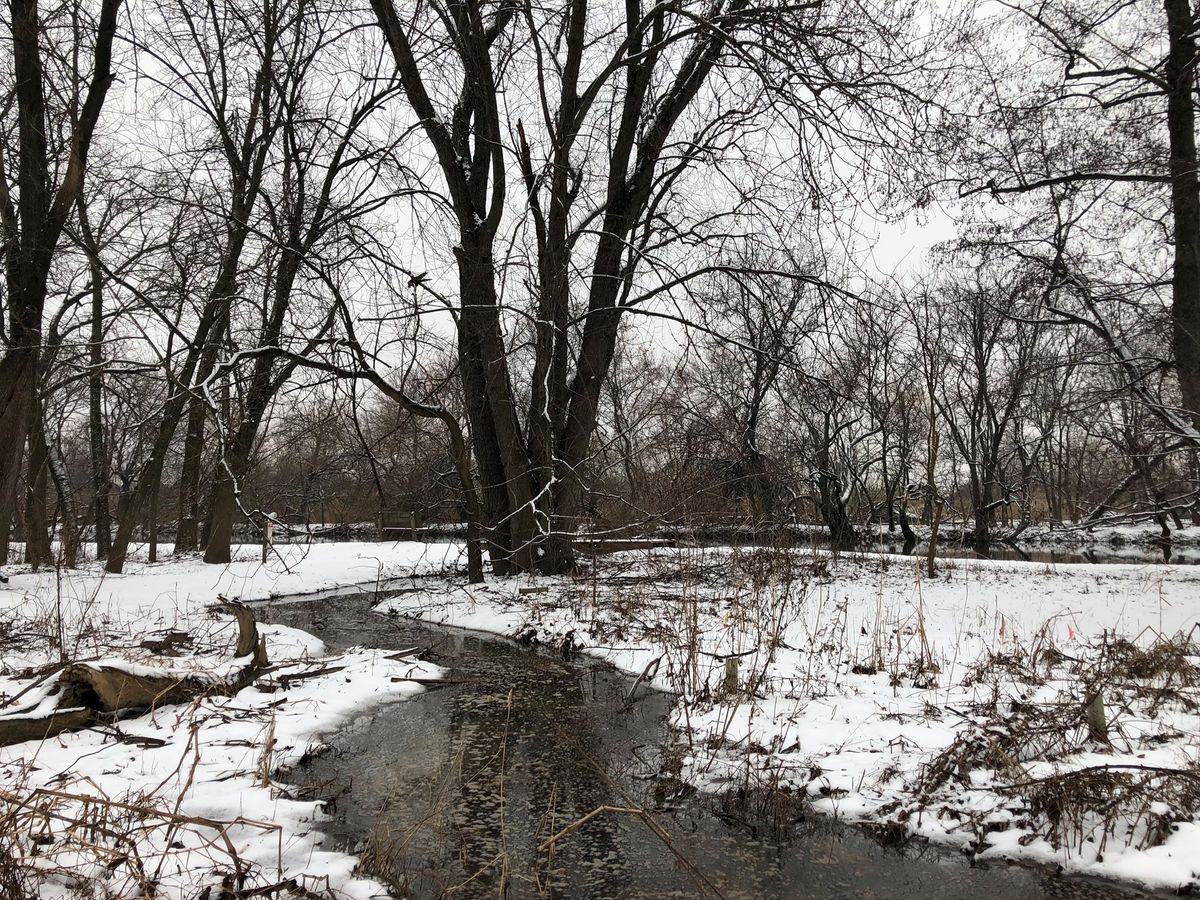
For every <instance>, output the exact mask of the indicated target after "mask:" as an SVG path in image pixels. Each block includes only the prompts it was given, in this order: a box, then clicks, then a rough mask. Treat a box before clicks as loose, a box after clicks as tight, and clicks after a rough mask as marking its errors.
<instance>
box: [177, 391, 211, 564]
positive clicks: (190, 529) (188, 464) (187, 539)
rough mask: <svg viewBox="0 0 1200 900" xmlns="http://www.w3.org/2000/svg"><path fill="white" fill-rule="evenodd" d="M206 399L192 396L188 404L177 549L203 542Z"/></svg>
mask: <svg viewBox="0 0 1200 900" xmlns="http://www.w3.org/2000/svg"><path fill="white" fill-rule="evenodd" d="M206 413H207V409H206V407H205V405H204V401H203V400H201V399H199V398H198V397H193V398H192V400H191V401H190V403H189V405H188V417H187V434H186V435H185V436H184V439H183V465H182V466H181V467H180V470H179V520H178V522H177V523H176V525H175V553H176V554H180V553H191V552H192V551H194V550H196V549H197V548H198V547H199V546H200V465H201V462H202V461H203V456H204V419H205V416H206Z"/></svg>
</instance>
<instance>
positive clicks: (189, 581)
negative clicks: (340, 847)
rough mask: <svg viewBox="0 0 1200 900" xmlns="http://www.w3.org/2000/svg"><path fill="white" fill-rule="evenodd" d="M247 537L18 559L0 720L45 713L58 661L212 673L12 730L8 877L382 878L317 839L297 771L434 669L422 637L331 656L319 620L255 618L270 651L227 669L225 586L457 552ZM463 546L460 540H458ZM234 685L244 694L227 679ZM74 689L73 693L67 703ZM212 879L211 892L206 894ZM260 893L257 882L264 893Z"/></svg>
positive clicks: (1, 866) (0, 685)
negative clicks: (17, 734)
mask: <svg viewBox="0 0 1200 900" xmlns="http://www.w3.org/2000/svg"><path fill="white" fill-rule="evenodd" d="M279 551H280V552H279V553H277V554H273V555H272V557H271V558H270V559H269V560H268V562H267V563H265V564H264V563H262V562H261V557H260V551H259V549H258V548H254V547H246V548H239V549H238V554H237V559H235V561H234V562H233V563H232V564H231V565H229V566H224V567H220V568H217V567H213V566H205V565H203V564H202V563H201V562H200V561H199V560H197V559H194V558H187V559H182V560H168V561H165V562H162V563H157V564H149V563H146V562H145V561H144V559H141V560H139V559H134V560H131V562H130V564H129V565H128V567H127V572H126V574H124V575H121V576H107V575H104V574H103V573H102V572H101V571H100V569H99V567H98V566H95V565H92V566H89V567H86V568H83V569H80V570H77V571H73V572H66V571H64V572H54V571H44V572H41V573H38V574H30V573H28V572H22V571H20V570H10V575H11V580H10V583H9V584H8V585H6V586H5V587H4V589H2V590H0V703H2V704H3V708H0V730H2V729H3V723H4V721H5V720H6V719H7V720H9V721H11V720H12V719H13V718H15V717H22V718H29V717H30V716H37V715H39V714H43V715H44V714H48V713H49V712H50V711H51V710H53V709H54V708H55V707H56V706H57V707H58V709H59V711H60V712H61V711H62V709H63V706H62V704H63V703H66V702H68V701H67V700H66V699H65V698H64V697H63V696H61V695H56V694H55V688H54V685H55V679H56V678H57V677H58V676H59V672H60V670H61V667H62V664H63V663H64V662H70V663H81V664H84V665H87V666H93V667H97V668H102V669H104V670H107V671H117V672H127V673H133V674H136V675H147V674H148V675H151V676H157V675H165V676H167V677H168V678H169V679H171V680H178V681H180V682H182V681H185V680H188V681H198V680H207V681H208V682H211V684H212V685H213V690H211V691H204V692H202V693H201V694H200V695H199V696H197V697H196V698H195V699H193V700H192V701H191V702H188V703H181V704H173V705H167V706H162V707H161V708H159V709H157V710H152V711H150V712H146V713H141V714H135V715H132V716H130V717H127V718H121V719H119V720H115V721H111V722H110V723H109V724H107V725H102V726H100V727H93V728H89V729H87V730H83V731H77V732H73V733H64V734H61V735H58V736H55V737H50V738H47V739H46V740H41V741H26V742H23V743H17V744H12V745H9V746H5V747H0V859H2V860H3V862H0V893H3V894H4V896H6V897H14V898H17V897H26V896H36V897H40V898H48V897H60V896H61V897H81V896H94V895H95V893H96V892H97V891H100V892H101V893H103V894H104V895H105V896H118V897H127V896H149V895H151V894H153V895H154V896H156V897H178V898H193V897H198V896H213V897H215V896H218V895H219V894H220V892H221V891H222V889H228V890H230V891H235V890H236V891H246V892H249V891H254V890H259V891H262V892H263V893H262V894H261V895H262V896H267V895H270V896H277V895H289V894H296V893H297V892H299V891H311V892H313V894H319V895H326V894H328V895H330V896H337V897H352V898H367V897H374V896H380V895H381V894H383V893H385V890H384V888H383V886H382V885H380V884H378V883H377V882H375V881H372V880H370V879H365V878H360V877H358V876H357V875H356V874H355V871H354V870H355V866H356V864H357V859H356V858H355V857H353V856H351V855H348V854H346V853H341V852H328V851H326V850H325V849H323V843H324V839H323V836H322V834H321V830H320V829H321V821H322V819H323V818H325V814H324V813H323V812H322V811H321V808H320V803H319V802H318V801H317V800H315V799H313V798H311V797H307V796H303V795H301V794H298V793H296V792H294V791H293V790H292V789H291V788H290V787H289V785H288V784H287V783H286V780H287V778H286V772H287V770H288V768H289V767H291V766H293V765H295V764H296V763H297V762H298V761H299V760H301V759H303V758H304V757H305V756H306V755H307V754H309V753H312V752H313V751H314V750H316V749H317V748H319V747H320V745H321V740H322V735H325V734H328V733H330V732H331V731H333V730H335V729H337V728H339V727H341V726H343V725H345V724H347V723H349V722H351V721H352V720H353V719H354V718H356V717H357V716H359V715H361V714H362V713H363V712H364V711H366V710H368V709H369V708H370V707H371V706H373V705H376V704H379V703H383V702H387V701H392V700H399V699H403V698H405V697H410V696H412V695H414V694H416V693H419V692H420V691H422V690H423V686H422V685H423V683H424V682H426V681H429V680H435V679H437V678H438V677H439V675H440V674H441V673H440V670H439V669H438V667H436V666H434V665H432V664H430V663H427V662H422V661H420V660H418V659H415V658H414V657H413V656H411V655H410V654H405V653H396V652H394V651H393V652H384V651H379V650H369V649H362V648H350V649H347V650H345V651H342V652H339V653H336V654H329V653H327V651H326V648H325V646H324V644H323V643H322V642H321V640H320V639H319V638H318V637H316V636H314V635H313V634H310V633H308V632H306V631H301V630H297V629H294V628H287V627H284V626H279V625H260V626H259V632H260V634H261V636H263V637H264V638H265V641H266V651H267V656H268V664H267V667H266V668H265V670H263V671H261V672H259V673H256V677H255V679H254V681H253V683H251V684H250V685H249V686H246V687H243V688H241V689H240V690H235V688H236V686H237V685H236V684H235V683H232V681H231V679H230V675H231V673H233V672H234V671H235V670H237V668H238V666H239V664H242V663H244V662H245V660H235V659H234V658H233V655H234V641H235V638H236V635H237V627H236V625H235V623H234V620H233V619H232V618H231V617H230V616H229V615H226V614H223V613H218V612H215V611H214V610H212V608H211V607H212V606H213V604H214V603H216V602H217V601H218V600H219V599H225V600H238V599H240V600H243V601H250V600H262V599H267V598H270V597H277V596H284V595H291V594H298V593H313V592H318V591H324V590H331V589H336V588H338V587H339V586H342V585H346V584H353V583H362V582H373V581H377V580H382V579H386V578H388V577H390V576H393V575H394V576H409V575H412V574H414V573H421V572H431V571H441V570H442V569H443V568H444V567H445V566H446V565H447V563H448V562H453V560H454V559H456V549H455V548H452V547H447V546H445V545H442V546H439V547H430V546H428V545H424V544H403V543H402V544H390V545H381V544H338V545H334V544H326V545H317V546H312V547H283V548H279ZM447 554H450V556H447ZM231 692H232V693H231ZM72 702H78V701H72ZM206 891H207V892H208V893H206ZM257 895H258V894H256V896H257Z"/></svg>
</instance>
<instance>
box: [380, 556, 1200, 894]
mask: <svg viewBox="0 0 1200 900" xmlns="http://www.w3.org/2000/svg"><path fill="white" fill-rule="evenodd" d="M774 555H775V556H776V557H778V556H780V554H774ZM770 556H771V554H769V553H768V554H765V555H764V554H759V555H758V556H757V557H756V554H755V552H753V551H746V550H731V549H726V550H708V551H696V550H683V551H673V550H666V551H661V552H657V553H653V554H649V555H632V554H627V555H625V556H624V557H623V559H624V560H625V561H624V563H623V564H622V563H621V562H619V561H618V562H615V563H613V568H612V569H610V571H609V572H608V573H606V575H605V577H601V578H599V579H597V580H596V581H594V582H592V581H575V582H572V581H568V580H565V579H545V578H542V579H532V578H520V579H504V580H496V581H493V582H492V583H490V584H488V585H484V586H465V585H459V584H456V583H445V584H429V585H428V587H427V588H426V589H425V590H423V591H421V592H418V593H410V594H405V595H402V596H399V597H396V598H393V599H392V600H389V601H387V602H385V603H384V604H383V605H382V607H381V610H383V611H387V612H390V613H392V614H395V615H403V616H408V617H413V618H419V619H423V620H427V621H433V622H440V623H445V624H448V625H453V626H458V627H465V628H472V629H478V630H484V631H491V632H496V633H500V634H506V635H510V636H513V637H517V638H519V639H522V640H526V641H537V642H542V643H546V644H551V645H556V646H563V647H565V648H567V649H572V648H573V649H580V650H582V651H583V652H586V653H587V654H589V655H592V656H596V657H599V658H601V659H604V660H607V661H609V662H610V663H612V664H614V665H616V666H618V667H619V668H621V669H623V670H625V671H627V672H629V673H631V674H634V675H643V673H644V674H645V675H646V678H647V679H649V680H652V681H653V682H654V683H655V684H656V685H657V686H659V687H661V688H664V689H668V690H671V691H673V692H675V693H677V694H678V695H679V702H678V703H677V705H676V708H675V712H674V713H673V719H672V726H673V727H674V728H675V729H677V731H678V734H679V736H680V741H681V742H682V743H683V744H684V745H685V746H686V747H688V748H689V750H688V752H687V760H686V774H687V777H688V778H689V779H690V780H691V781H693V782H695V783H697V784H699V785H700V786H702V787H707V788H711V789H720V788H721V787H722V786H723V785H726V784H728V783H730V782H733V781H738V782H742V781H744V780H745V779H746V778H747V777H750V778H751V779H752V780H753V781H757V782H758V783H760V784H762V785H770V786H774V787H780V788H783V789H787V790H794V791H802V792H805V793H806V794H807V795H808V796H809V797H810V799H811V801H812V803H813V805H814V806H815V807H816V808H817V809H818V810H820V811H823V812H826V813H829V814H831V815H838V816H841V817H844V818H846V819H850V820H856V821H874V822H888V823H892V824H894V825H900V826H903V828H904V829H905V830H907V831H908V832H909V833H911V834H917V835H921V836H923V837H926V838H928V839H931V840H934V841H938V842H942V843H948V844H954V845H957V846H959V847H960V848H962V849H964V850H966V851H969V852H972V853H975V854H977V855H978V856H979V857H980V858H987V857H1005V858H1021V859H1026V860H1034V861H1040V862H1046V863H1052V864H1055V865H1061V866H1062V867H1063V868H1064V869H1065V870H1068V871H1073V872H1079V873H1087V874H1091V875H1100V876H1105V877H1110V878H1120V879H1127V880H1134V881H1138V882H1141V883H1144V884H1146V885H1148V886H1151V887H1155V888H1168V889H1172V890H1174V889H1179V888H1182V887H1184V886H1188V885H1193V884H1196V883H1197V882H1198V881H1200V824H1198V823H1197V821H1196V820H1195V808H1196V802H1197V796H1198V795H1196V794H1189V795H1188V796H1189V797H1190V798H1191V799H1190V801H1189V802H1190V803H1191V805H1190V807H1188V808H1183V807H1184V806H1186V805H1187V804H1186V803H1181V804H1180V807H1181V808H1180V810H1179V812H1178V813H1176V812H1175V811H1174V810H1172V811H1171V812H1170V813H1169V814H1165V815H1163V814H1161V813H1159V812H1154V809H1161V807H1152V808H1151V807H1149V805H1148V804H1145V803H1142V800H1144V799H1145V798H1143V797H1140V795H1139V796H1135V800H1137V803H1136V804H1134V806H1133V807H1129V806H1125V807H1121V809H1119V810H1118V811H1117V812H1116V813H1114V820H1113V821H1112V822H1105V821H1104V820H1103V818H1102V817H1096V816H1091V817H1089V816H1088V815H1083V816H1082V818H1081V825H1080V828H1079V829H1078V831H1077V832H1075V831H1072V832H1071V833H1070V834H1067V833H1066V831H1067V826H1066V825H1065V824H1064V825H1063V833H1062V834H1057V835H1051V834H1049V832H1048V827H1049V826H1048V821H1049V820H1048V819H1047V817H1046V816H1042V815H1040V814H1039V813H1037V812H1036V811H1034V810H1032V809H1031V807H1030V806H1029V803H1028V802H1027V801H1028V798H1027V797H1023V794H1022V793H1021V792H1020V791H1015V792H1014V789H1013V787H1012V786H1013V785H1014V784H1018V785H1019V784H1021V783H1023V782H1025V781H1030V780H1035V779H1041V778H1045V777H1046V776H1048V775H1051V774H1056V773H1063V772H1079V771H1083V770H1086V769H1087V768H1088V767H1089V766H1106V767H1111V766H1126V767H1134V766H1136V767H1147V766H1151V767H1161V768H1163V769H1169V770H1172V771H1174V770H1179V771H1184V772H1187V773H1190V774H1189V775H1185V776H1184V777H1183V781H1182V782H1178V781H1175V780H1170V779H1168V780H1167V781H1162V782H1157V781H1156V782H1155V784H1156V785H1157V787H1156V788H1155V790H1161V791H1162V792H1169V791H1175V790H1177V789H1179V784H1181V783H1182V784H1183V785H1184V788H1188V786H1189V785H1190V786H1191V787H1200V783H1197V782H1196V781H1195V779H1197V777H1198V773H1200V769H1198V768H1197V766H1198V764H1200V715H1198V711H1197V707H1196V706H1195V705H1194V700H1195V699H1200V696H1197V694H1196V691H1195V690H1194V689H1192V690H1190V692H1181V693H1180V695H1179V697H1178V698H1176V697H1175V695H1174V694H1173V693H1170V692H1168V691H1166V690H1165V688H1167V687H1170V685H1169V684H1165V685H1164V684H1163V683H1162V682H1161V681H1159V682H1156V681H1154V680H1153V679H1151V680H1144V681H1140V682H1137V683H1133V682H1134V681H1135V679H1132V678H1130V679H1126V682H1128V683H1125V682H1121V683H1118V682H1115V681H1112V680H1111V679H1110V680H1109V681H1106V682H1105V684H1106V688H1105V690H1107V691H1108V692H1109V695H1108V698H1107V701H1106V702H1107V703H1108V706H1109V711H1108V714H1109V717H1110V727H1111V729H1112V743H1111V745H1101V744H1099V743H1096V742H1095V741H1091V740H1089V738H1088V734H1087V729H1086V727H1085V725H1084V724H1083V716H1082V710H1083V708H1084V701H1085V699H1086V693H1087V690H1088V687H1089V679H1090V678H1092V676H1093V675H1094V674H1095V673H1096V672H1098V671H1100V668H1099V666H1100V665H1101V664H1102V663H1105V664H1107V663H1111V658H1113V657H1112V654H1113V653H1115V652H1116V649H1117V646H1118V645H1117V643H1116V642H1117V639H1118V638H1119V637H1124V638H1126V639H1128V640H1129V641H1132V642H1134V643H1136V644H1137V645H1138V646H1141V647H1146V646H1151V645H1153V644H1154V642H1155V640H1157V638H1158V636H1160V635H1161V636H1164V637H1169V636H1174V635H1178V634H1181V633H1187V632H1189V631H1190V630H1191V629H1192V628H1193V627H1195V626H1196V625H1197V622H1198V621H1200V569H1195V568H1189V567H1182V566H1175V567H1172V566H1164V565H1142V566H1130V565H1086V566H1084V565H1080V566H1069V565H1060V566H1057V567H1053V566H1047V565H1045V564H1040V563H1021V562H994V561H983V560H980V561H961V560H958V561H954V562H953V563H951V562H949V561H947V562H944V563H943V564H942V570H943V571H942V575H941V576H940V577H938V578H937V579H935V580H929V579H928V578H925V577H924V573H923V572H922V569H921V566H920V564H919V563H918V562H916V561H914V560H912V559H911V558H907V557H900V556H884V555H877V554H870V555H862V556H857V557H851V558H842V559H840V560H834V559H833V558H831V557H827V556H824V555H821V554H817V555H811V554H796V555H795V556H792V557H790V559H791V562H790V563H788V564H786V565H785V566H784V568H785V569H786V570H787V571H786V573H785V572H782V571H778V569H779V567H780V563H779V561H778V559H776V560H774V561H772V560H771V559H770V558H769V557H770ZM771 566H775V567H776V569H777V571H772V570H771V568H770V567H771ZM681 572H683V573H687V574H684V575H682V576H681V575H680V573H681ZM1198 634H1200V632H1198ZM1193 638H1195V635H1193ZM1193 645H1194V640H1193ZM1122 646H1123V645H1122ZM1130 646H1132V644H1131V645H1130ZM1193 652H1194V646H1193ZM1105 654H1108V655H1105ZM731 660H732V662H730V661H731ZM1008 661H1012V666H1013V667H1012V668H1011V670H1010V669H1009V668H1008V667H1007V662H1008ZM1106 661H1107V663H1106ZM1192 662H1193V663H1195V662H1200V660H1196V659H1194V658H1193V659H1192ZM727 666H736V669H735V670H734V672H733V676H734V677H735V678H736V681H737V689H736V691H730V690H728V679H729V678H730V671H729V668H727ZM1169 677H1170V676H1168V678H1169ZM1193 687H1194V686H1193ZM1155 696H1158V697H1159V698H1160V700H1159V702H1155V701H1153V699H1152V698H1154V697H1155ZM1163 697H1169V698H1171V699H1167V700H1163V699H1162V698H1163ZM1043 714H1044V715H1045V716H1047V717H1050V720H1051V721H1052V723H1053V722H1057V721H1058V720H1057V719H1054V718H1053V716H1056V715H1061V716H1062V717H1063V718H1062V721H1063V722H1064V723H1066V724H1063V726H1062V727H1061V728H1059V727H1057V725H1055V727H1053V728H1051V729H1050V733H1049V735H1048V736H1042V737H1038V738H1036V739H1034V738H1030V739H1029V740H1028V741H1026V740H1025V738H1023V737H1021V735H1023V734H1024V731H1021V730H1019V729H1024V728H1030V727H1031V724H1036V723H1037V722H1039V721H1041V720H1037V719H1033V718H1028V717H1030V716H1034V715H1043ZM1005 728H1009V729H1011V731H1012V735H1014V736H1015V737H1014V743H1015V744H1016V745H1017V748H1016V751H1015V752H1016V757H1017V758H1015V759H1013V760H1012V765H1013V768H1012V769H1011V770H1010V769H1005V770H1004V771H997V770H989V769H986V768H983V767H981V766H979V765H975V764H972V766H970V767H969V771H968V772H966V773H965V775H964V776H963V778H962V779H961V780H960V779H959V778H958V777H957V776H956V777H955V778H950V779H948V780H947V781H946V783H945V784H942V785H940V786H933V787H925V788H923V787H922V786H923V784H927V779H929V778H930V777H931V776H930V773H931V771H933V767H934V763H935V762H936V761H937V759H938V756H939V754H942V753H943V752H948V751H956V750H957V749H958V748H959V747H960V746H961V743H956V741H959V742H962V741H964V740H968V739H970V738H972V737H974V736H977V735H985V736H989V737H987V738H986V739H987V740H997V741H999V742H1000V743H1003V740H1001V738H998V737H996V735H997V734H998V733H1001V732H1003V731H1004V729H1005ZM1031 733H1032V731H1031ZM1113 771H1120V772H1123V773H1126V774H1129V773H1136V772H1139V771H1141V770H1140V769H1134V768H1129V769H1122V770H1113ZM1084 774H1086V771H1085V772H1084ZM1179 790H1182V789H1179ZM1184 792H1185V793H1186V790H1185V791H1184ZM1026 793H1028V792H1026ZM1151 799H1152V800H1153V798H1151ZM1185 799H1186V798H1185ZM1153 802H1158V801H1157V800H1154V801H1153ZM1156 817H1157V818H1156ZM1064 821H1065V819H1064ZM1106 828H1107V829H1108V831H1107V832H1106ZM1160 832H1161V833H1160ZM1106 834H1107V835H1108V836H1107V838H1106ZM1156 834H1157V835H1159V837H1157V838H1156V837H1154V835H1156ZM1048 837H1052V838H1054V839H1053V840H1050V839H1048Z"/></svg>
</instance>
